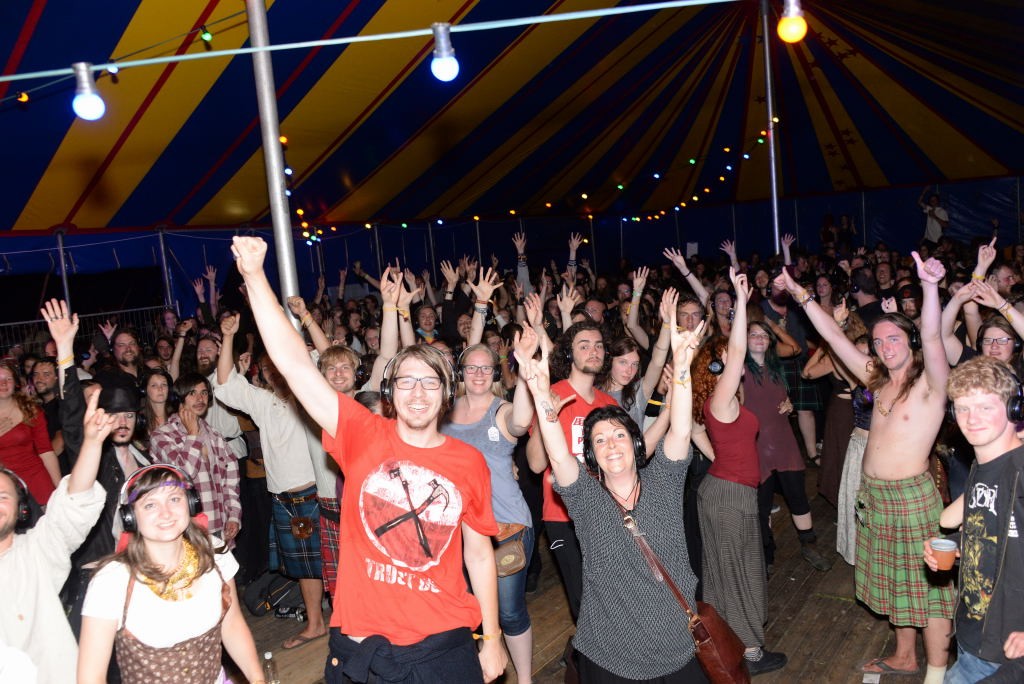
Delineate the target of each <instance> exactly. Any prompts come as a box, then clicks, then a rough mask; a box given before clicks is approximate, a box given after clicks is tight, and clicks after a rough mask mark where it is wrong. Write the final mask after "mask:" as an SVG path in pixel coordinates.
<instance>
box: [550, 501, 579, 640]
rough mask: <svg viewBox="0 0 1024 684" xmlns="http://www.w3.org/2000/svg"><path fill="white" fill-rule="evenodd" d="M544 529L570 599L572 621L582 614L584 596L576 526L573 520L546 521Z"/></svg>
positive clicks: (567, 596) (566, 593)
mask: <svg viewBox="0 0 1024 684" xmlns="http://www.w3.org/2000/svg"><path fill="white" fill-rule="evenodd" d="M544 531H545V532H546V533H547V535H548V542H550V543H551V555H552V556H554V557H555V565H557V566H558V573H559V574H560V575H561V576H562V585H563V586H564V587H565V596H566V598H567V599H568V600H569V612H571V613H572V621H573V622H576V618H577V617H578V616H579V614H580V600H581V599H582V598H583V553H582V552H581V551H580V542H579V540H578V539H577V538H576V527H575V525H573V524H572V523H571V522H550V521H549V522H545V523H544Z"/></svg>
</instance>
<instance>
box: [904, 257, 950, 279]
mask: <svg viewBox="0 0 1024 684" xmlns="http://www.w3.org/2000/svg"><path fill="white" fill-rule="evenodd" d="M910 256H912V257H914V263H915V264H917V277H918V278H919V279H920V280H921V282H922V283H931V284H938V283H939V282H940V281H941V280H942V279H943V278H945V277H946V267H945V266H943V265H942V262H941V261H939V260H938V259H936V258H935V257H931V258H929V259H928V261H921V255H920V254H918V253H917V252H911V253H910Z"/></svg>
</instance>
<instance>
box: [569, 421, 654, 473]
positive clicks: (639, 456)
mask: <svg viewBox="0 0 1024 684" xmlns="http://www.w3.org/2000/svg"><path fill="white" fill-rule="evenodd" d="M612 408H617V409H619V411H621V412H622V413H621V416H610V417H609V419H613V420H618V421H621V424H622V426H623V427H624V428H626V431H627V432H628V433H629V436H630V440H631V441H632V442H633V458H634V459H635V460H636V467H637V468H638V469H639V468H642V467H644V466H645V465H647V443H646V442H645V441H644V433H642V432H641V431H640V427H639V426H638V425H637V424H636V422H635V421H634V420H633V419H632V418H630V416H629V414H628V413H626V411H625V410H624V409H621V408H619V407H618V406H614V407H612ZM595 410H597V411H600V410H601V409H595ZM588 418H589V416H588ZM585 428H586V425H584V435H583V463H584V464H585V465H586V466H587V470H589V471H590V472H592V473H598V472H600V466H598V464H597V454H595V453H594V445H593V444H592V443H591V439H590V434H589V432H587V431H586V429H585Z"/></svg>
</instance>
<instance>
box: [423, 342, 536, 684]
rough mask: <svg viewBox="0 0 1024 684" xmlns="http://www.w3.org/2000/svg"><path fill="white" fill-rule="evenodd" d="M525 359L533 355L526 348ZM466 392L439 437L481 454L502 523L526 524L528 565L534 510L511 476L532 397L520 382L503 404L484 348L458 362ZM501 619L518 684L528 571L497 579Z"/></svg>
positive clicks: (524, 660)
mask: <svg viewBox="0 0 1024 684" xmlns="http://www.w3.org/2000/svg"><path fill="white" fill-rule="evenodd" d="M523 352H524V354H525V353H527V352H528V353H530V354H531V355H532V351H529V350H526V349H525V348H524V349H523ZM456 372H457V373H458V376H459V378H460V379H461V380H462V383H461V386H462V393H461V396H459V398H458V399H456V400H455V405H454V406H453V407H452V411H451V413H450V414H449V415H448V419H447V420H446V422H445V423H444V424H443V425H442V426H441V432H442V433H444V434H446V435H448V436H450V437H454V438H455V439H459V440H462V441H463V442H465V443H466V444H469V445H471V446H473V447H475V448H476V449H478V450H479V451H480V453H482V454H483V455H484V459H485V460H486V461H487V467H488V468H489V469H490V471H491V502H492V506H493V507H494V518H495V520H497V521H498V524H499V525H501V524H503V523H513V524H519V525H524V526H525V527H524V528H523V530H522V532H520V533H519V536H520V539H521V540H522V542H523V547H524V548H525V550H526V553H527V558H526V565H527V566H529V564H530V557H529V554H530V553H531V552H532V550H533V527H532V526H531V525H532V520H531V518H530V509H529V507H528V506H527V505H526V500H525V499H524V498H523V493H522V492H521V491H520V489H519V484H518V483H517V482H516V478H515V475H514V473H513V472H512V450H513V449H514V448H515V446H516V440H517V439H518V438H519V437H521V436H523V435H524V434H526V431H527V430H528V429H529V427H530V422H531V421H532V420H533V405H532V404H531V402H530V392H529V390H528V389H527V388H526V384H525V382H523V380H522V378H521V377H520V379H519V380H518V381H517V382H516V391H515V395H514V396H513V398H512V403H511V404H510V403H509V402H507V401H504V400H503V399H501V393H502V383H501V367H500V365H499V359H498V355H497V354H495V353H494V350H492V349H491V348H490V347H488V346H487V345H486V344H474V345H472V346H470V347H467V348H466V351H464V352H463V353H462V356H461V357H459V364H458V369H457V371H456ZM498 611H499V614H498V617H499V620H500V622H501V631H502V632H503V633H504V635H505V644H506V645H507V646H508V652H509V655H510V656H511V658H512V664H513V665H514V666H515V668H516V677H517V680H518V681H519V682H524V683H528V682H530V681H531V680H530V677H531V674H532V670H533V668H532V666H531V663H532V656H533V630H532V628H531V625H530V614H529V613H528V612H527V611H526V567H524V568H523V569H522V570H520V571H519V572H517V573H515V574H512V575H508V576H505V577H499V578H498Z"/></svg>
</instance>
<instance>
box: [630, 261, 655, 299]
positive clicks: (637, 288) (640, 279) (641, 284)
mask: <svg viewBox="0 0 1024 684" xmlns="http://www.w3.org/2000/svg"><path fill="white" fill-rule="evenodd" d="M650 274H651V269H649V268H647V267H646V266H641V267H640V268H638V269H636V270H635V271H633V272H632V273H631V274H630V277H632V278H633V292H640V293H643V291H644V288H645V287H647V277H648V276H649V275H650Z"/></svg>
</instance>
